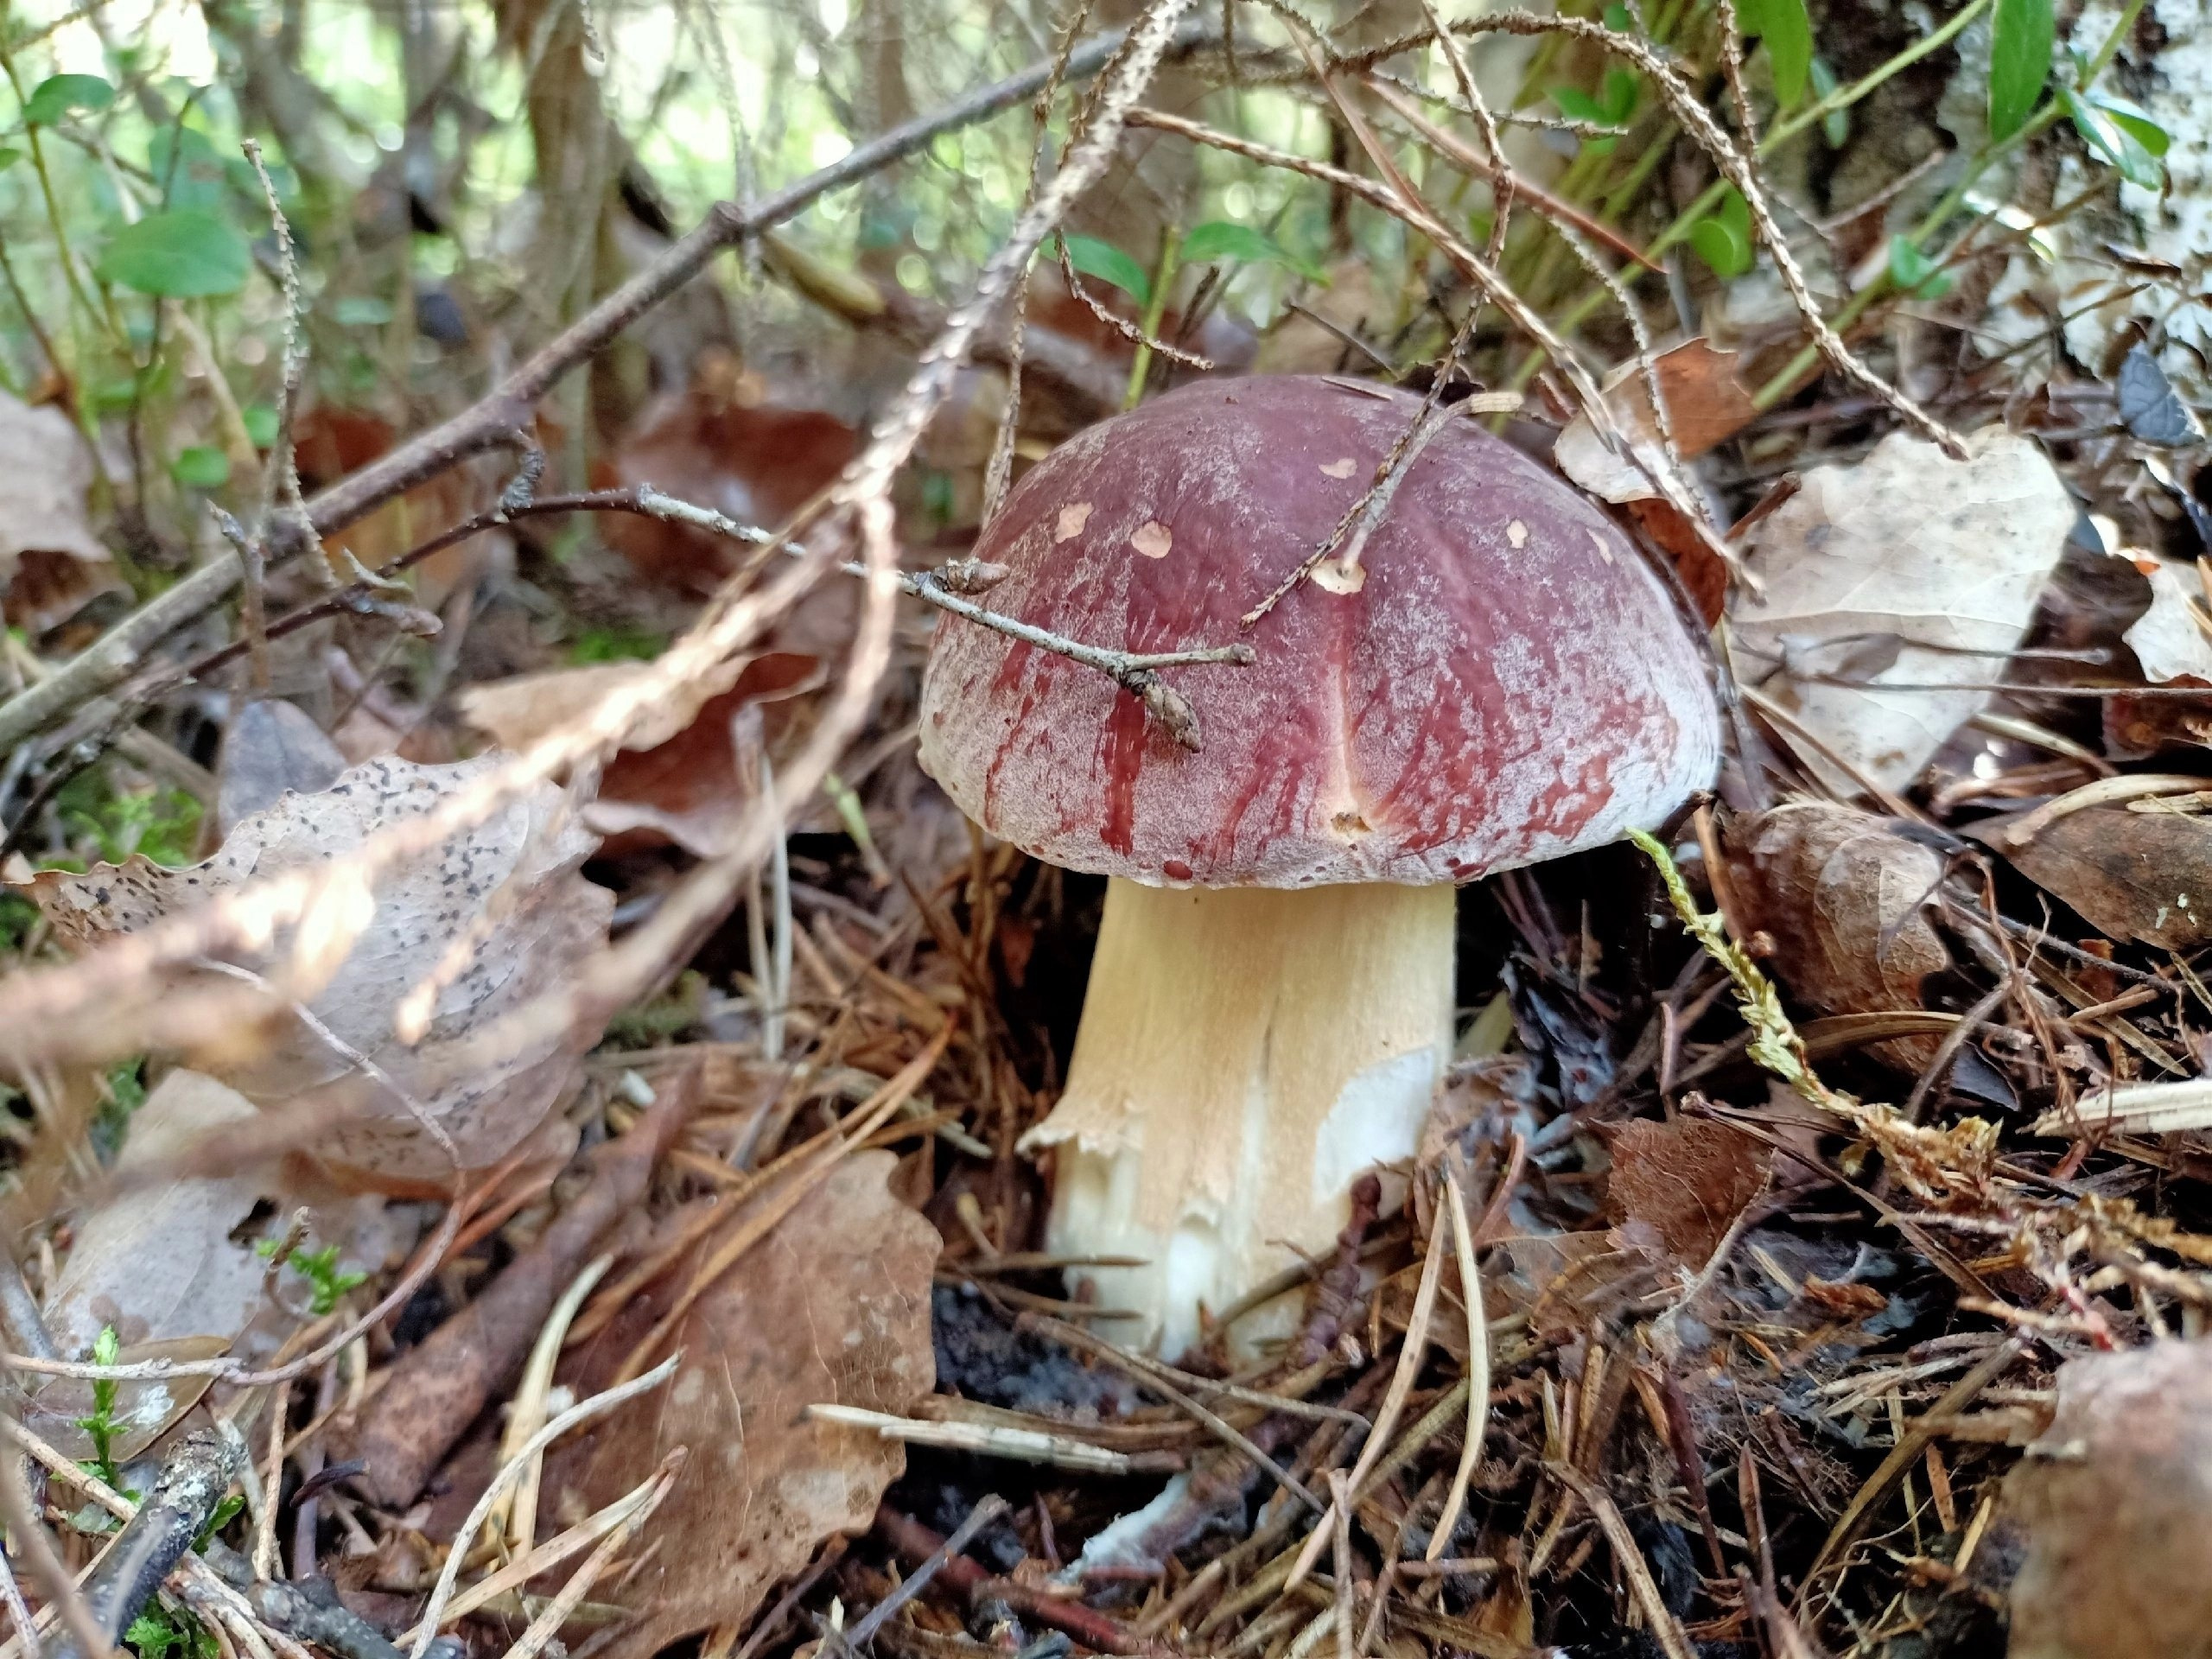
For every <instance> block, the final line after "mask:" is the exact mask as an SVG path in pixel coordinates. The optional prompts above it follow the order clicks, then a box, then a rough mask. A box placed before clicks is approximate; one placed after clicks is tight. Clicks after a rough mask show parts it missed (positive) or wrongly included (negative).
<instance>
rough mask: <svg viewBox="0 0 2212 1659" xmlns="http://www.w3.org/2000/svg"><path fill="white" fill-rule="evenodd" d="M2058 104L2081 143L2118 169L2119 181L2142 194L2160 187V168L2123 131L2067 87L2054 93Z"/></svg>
mask: <svg viewBox="0 0 2212 1659" xmlns="http://www.w3.org/2000/svg"><path fill="white" fill-rule="evenodd" d="M2058 101H2059V102H2060V103H2061V104H2063V105H2065V106H2066V113H2067V114H2068V116H2069V117H2070V118H2072V120H2073V122H2074V130H2075V131H2076V132H2078V133H2080V134H2081V135H2082V143H2085V144H2087V145H2088V147H2089V148H2090V149H2092V150H2093V151H2094V152H2095V153H2096V154H2097V155H2098V156H2101V157H2102V158H2103V159H2104V160H2105V161H2106V162H2108V163H2110V164H2111V165H2112V166H2113V167H2116V168H2119V169H2120V177H2121V178H2123V179H2126V181H2128V182H2129V183H2130V184H2134V185H2140V186H2141V187H2142V188H2144V189H2145V190H2157V189H2159V188H2163V187H2164V183H2165V176H2166V170H2165V166H2164V163H2163V162H2160V161H2159V160H2158V157H2157V156H2154V155H2152V153H2151V151H2150V150H2148V149H2145V147H2144V145H2143V143H2142V141H2141V140H2140V139H2139V138H2137V137H2136V136H2135V135H2134V134H2133V132H2131V131H2130V130H2128V129H2127V128H2126V127H2124V126H2122V125H2121V124H2120V123H2119V122H2118V121H2117V120H2115V119H2113V117H2112V116H2111V115H2110V114H2108V113H2107V111H2104V110H2102V109H2101V108H2099V107H2098V106H2097V105H2094V104H2092V103H2091V102H2090V101H2089V100H2088V99H2085V98H2083V97H2082V95H2081V94H2080V93H2078V92H2075V90H2074V89H2073V88H2072V87H2070V86H2061V87H2060V88H2059V89H2058Z"/></svg>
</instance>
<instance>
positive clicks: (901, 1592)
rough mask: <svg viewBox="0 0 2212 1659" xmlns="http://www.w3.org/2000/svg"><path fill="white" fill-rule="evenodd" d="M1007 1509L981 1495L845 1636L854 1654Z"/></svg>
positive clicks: (988, 1495)
mask: <svg viewBox="0 0 2212 1659" xmlns="http://www.w3.org/2000/svg"><path fill="white" fill-rule="evenodd" d="M1006 1509H1007V1503H1006V1500H1005V1499H1004V1498H1002V1497H1000V1496H999V1495H998V1494H997V1493H996V1492H987V1493H986V1494H984V1496H983V1498H982V1501H981V1502H980V1503H977V1504H976V1507H975V1508H974V1509H972V1510H969V1511H968V1518H967V1519H966V1520H965V1521H963V1522H961V1523H960V1526H959V1529H958V1530H957V1531H956V1532H954V1533H953V1535H951V1536H950V1538H947V1539H946V1540H945V1541H944V1542H943V1543H941V1544H939V1545H938V1547H937V1548H935V1549H933V1550H931V1552H930V1556H929V1559H928V1560H925V1561H924V1562H923V1563H922V1564H921V1565H920V1566H919V1567H916V1568H915V1569H914V1570H913V1571H912V1573H908V1574H907V1575H906V1578H905V1579H904V1580H902V1581H901V1582H900V1584H899V1587H898V1588H897V1589H895V1590H893V1592H891V1593H890V1594H889V1595H887V1596H886V1597H884V1599H882V1600H880V1601H879V1602H877V1603H876V1604H875V1605H874V1606H873V1607H871V1608H869V1609H868V1612H867V1614H866V1616H865V1617H863V1618H861V1622H860V1623H859V1624H855V1625H854V1626H853V1628H852V1629H851V1630H849V1631H848V1632H847V1633H846V1637H845V1642H846V1645H847V1646H849V1647H850V1648H852V1649H855V1651H859V1650H861V1649H865V1648H866V1647H867V1646H868V1643H870V1642H872V1641H874V1639H875V1633H876V1632H877V1631H878V1630H881V1629H882V1628H883V1627H884V1626H885V1625H886V1624H889V1623H890V1622H891V1621H892V1619H893V1618H895V1617H896V1616H897V1614H898V1611H899V1609H900V1608H901V1607H904V1606H905V1605H906V1604H907V1603H908V1602H910V1601H912V1599H914V1598H915V1597H916V1596H918V1595H919V1594H921V1592H923V1591H924V1590H925V1589H926V1588H928V1586H929V1582H930V1580H931V1579H933V1578H935V1577H936V1576H937V1575H938V1573H942V1572H943V1571H944V1566H945V1563H946V1562H948V1561H950V1560H951V1559H952V1558H953V1557H954V1556H956V1555H957V1554H960V1552H961V1551H962V1550H963V1549H965V1548H968V1546H969V1545H970V1544H972V1543H974V1542H975V1541H976V1534H978V1533H980V1532H981V1531H982V1529H984V1528H985V1527H988V1526H989V1525H990V1524H991V1522H994V1521H995V1520H997V1519H998V1518H999V1516H1002V1515H1004V1514H1005V1513H1006Z"/></svg>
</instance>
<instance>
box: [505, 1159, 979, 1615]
mask: <svg viewBox="0 0 2212 1659" xmlns="http://www.w3.org/2000/svg"><path fill="white" fill-rule="evenodd" d="M895 1162H896V1160H894V1159H893V1156H892V1154H889V1153H884V1152H871V1153H862V1154H859V1155H857V1156H855V1157H854V1158H852V1159H850V1160H848V1161H847V1162H845V1163H844V1164H842V1166H839V1167H838V1168H837V1169H836V1170H835V1171H833V1172H832V1173H830V1175H829V1178H828V1179H826V1180H825V1181H823V1184H822V1185H821V1186H820V1187H819V1188H817V1190H816V1191H815V1192H813V1193H811V1194H810V1196H809V1197H807V1198H805V1199H804V1200H803V1201H802V1202H801V1203H800V1204H799V1205H798V1206H797V1207H796V1208H795V1209H793V1210H792V1211H791V1214H790V1215H788V1216H786V1217H785V1218H784V1219H783V1221H782V1222H781V1223H779V1224H778V1225H777V1227H776V1229H775V1230H774V1231H773V1232H772V1233H771V1234H770V1235H769V1236H767V1238H766V1239H765V1240H764V1241H763V1242H762V1243H760V1244H759V1245H757V1246H755V1247H754V1249H753V1252H752V1253H751V1254H750V1255H747V1257H745V1258H744V1259H743V1260H741V1262H739V1263H738V1264H737V1265H736V1266H735V1267H734V1268H732V1269H731V1270H729V1271H728V1272H726V1273H724V1274H722V1276H721V1279H720V1280H719V1281H717V1282H716V1283H715V1285H714V1286H713V1287H711V1288H709V1290H708V1291H707V1292H706V1293H705V1294H702V1296H701V1297H700V1298H699V1299H698V1300H697V1301H696V1302H695V1303H694V1304H693V1305H692V1306H691V1309H690V1312H689V1313H687V1314H686V1315H685V1316H684V1318H683V1320H682V1322H681V1323H680V1325H679V1326H678V1328H677V1331H676V1332H675V1333H674V1335H673V1337H672V1338H671V1341H670V1343H669V1347H670V1348H671V1350H673V1351H680V1352H681V1353H682V1354H683V1365H682V1367H681V1369H680V1370H678V1371H677V1376H676V1378H675V1380H674V1382H673V1383H671V1384H670V1385H669V1386H668V1387H667V1388H665V1389H662V1390H659V1391H658V1392H656V1393H655V1394H654V1395H652V1398H651V1400H650V1401H641V1402H639V1403H638V1404H637V1405H636V1406H634V1407H632V1408H629V1409H628V1410H627V1411H626V1412H625V1413H623V1414H620V1415H618V1416H616V1417H614V1418H612V1419H610V1420H609V1421H607V1422H606V1423H605V1424H603V1425H602V1426H601V1427H598V1428H597V1429H595V1430H594V1431H592V1432H591V1433H589V1434H588V1436H587V1437H580V1440H579V1442H578V1443H577V1444H576V1445H575V1446H574V1447H573V1448H571V1449H570V1451H569V1453H568V1455H567V1456H566V1457H565V1458H563V1459H556V1462H555V1464H554V1465H553V1466H552V1467H551V1468H550V1470H549V1471H548V1477H547V1480H546V1484H545V1491H546V1494H547V1497H546V1503H547V1505H548V1507H549V1510H550V1513H549V1514H548V1515H547V1516H545V1517H544V1518H543V1522H542V1523H541V1526H540V1529H539V1533H540V1535H541V1536H550V1534H551V1533H552V1531H554V1530H556V1529H558V1528H559V1527H560V1526H562V1525H564V1524H566V1523H567V1522H568V1521H569V1520H570V1519H573V1518H574V1517H575V1516H578V1515H581V1514H582V1513H585V1512H587V1511H588V1510H592V1509H594V1508H597V1507H598V1506H600V1505H601V1504H605V1503H611V1502H613V1500H614V1499H615V1498H617V1497H620V1496H621V1495H622V1494H623V1493H624V1492H626V1491H630V1490H632V1488H634V1487H635V1486H636V1485H637V1484H639V1482H640V1481H642V1480H644V1479H645V1478H646V1477H647V1476H648V1475H650V1474H651V1473H652V1471H653V1470H654V1469H655V1468H656V1467H658V1465H659V1464H660V1462H661V1459H663V1458H664V1457H665V1456H666V1455H667V1454H668V1453H669V1452H671V1451H672V1450H674V1449H675V1448H676V1447H677V1446H683V1447H685V1448H687V1449H688V1451H689V1452H690V1458H689V1459H688V1461H687V1462H686V1463H685V1465H684V1467H683V1473H682V1475H681V1476H680V1477H679V1478H678V1480H677V1485H676V1488H675V1491H673V1492H672V1493H671V1495H670V1497H669V1498H668V1500H667V1502H666V1503H664V1504H662V1506H661V1508H660V1509H659V1510H658V1511H657V1512H656V1513H655V1515H654V1516H653V1518H652V1521H651V1522H649V1523H648V1524H647V1526H646V1528H645V1534H644V1535H643V1536H642V1537H641V1538H640V1539H639V1542H638V1549H637V1559H638V1560H639V1561H640V1563H641V1566H640V1567H639V1571H638V1572H637V1573H635V1574H633V1575H632V1577H630V1578H629V1579H628V1580H626V1581H625V1583H624V1585H623V1586H622V1589H621V1591H620V1597H619V1599H620V1600H621V1602H622V1603H623V1604H624V1605H626V1606H628V1607H630V1608H632V1610H634V1612H635V1617H634V1618H632V1622H631V1623H629V1624H626V1625H625V1626H624V1627H623V1628H622V1630H621V1631H620V1634H619V1635H617V1636H616V1637H614V1638H613V1642H612V1644H611V1645H609V1646H607V1647H606V1648H603V1649H601V1659H650V1656H652V1654H654V1653H656V1652H657V1651H658V1650H659V1649H663V1648H665V1647H667V1646H668V1645H669V1644H670V1643H672V1642H677V1641H679V1640H681V1639H682V1638H683V1637H687V1636H690V1635H692V1634H694V1633H696V1632H697V1631H700V1630H708V1629H709V1628H712V1627H714V1626H717V1625H730V1624H737V1625H741V1624H743V1623H744V1621H745V1620H747V1618H750V1617H751V1616H752V1614H753V1611H755V1610H756V1609H757V1608H758V1607H759V1606H760V1603H761V1601H762V1600H763V1599H764V1598H765V1597H766V1595H767V1593H768V1592H770V1591H771V1590H772V1589H773V1588H774V1587H775V1586H776V1584H777V1583H778V1582H779V1580H783V1579H785V1578H788V1577H789V1576H790V1575H791V1574H792V1573H796V1572H798V1571H799V1570H800V1569H801V1568H802V1567H804V1566H805V1565H806V1563H807V1562H808V1561H809V1560H811V1559H812V1558H813V1555H814V1553H815V1551H816V1550H817V1548H819V1547H820V1546H821V1544H822V1542H823V1540H825V1539H827V1538H829V1537H830V1536H832V1535H836V1534H839V1533H854V1532H860V1531H863V1530H865V1529H867V1527H868V1524H869V1523H870V1522H871V1521H872V1520H873V1518H874V1515H875V1507H876V1503H877V1501H878V1500H879V1499H880V1497H882V1495H883V1492H884V1490H885V1488H886V1487H887V1486H888V1485H889V1484H891V1482H892V1481H893V1480H894V1479H896V1478H898V1477H899V1474H900V1473H901V1472H902V1471H903V1470H904V1469H905V1467H906V1455H905V1452H904V1450H903V1448H902V1447H901V1446H899V1443H898V1442H896V1441H893V1440H881V1439H880V1438H878V1437H877V1436H875V1435H874V1434H873V1433H865V1432H863V1431H860V1430H856V1429H853V1428H849V1427H842V1426H839V1425H835V1424H830V1423H825V1422H815V1421H810V1420H808V1419H807V1418H806V1417H805V1415H804V1412H805V1409H806V1408H807V1407H808V1406H810V1405H814V1404H817V1403H824V1402H834V1403H836V1404H841V1405H848V1406H859V1407H863V1408H868V1409H870V1410H874V1411H884V1412H893V1413H899V1414H904V1413H905V1412H906V1410H907V1409H908V1408H910V1407H911V1406H912V1404H913V1403H914V1402H916V1401H917V1400H918V1399H920V1398H921V1397H922V1396H924V1395H927V1394H928V1393H929V1392H930V1390H931V1389H932V1388H933V1387H934V1386H935V1383H936V1362H935V1359H934V1357H933V1356H932V1354H931V1346H930V1275H931V1269H932V1268H934V1266H935V1265H936V1261H937V1254H938V1236H937V1234H936V1232H935V1230H933V1229H931V1226H930V1224H928V1223H927V1222H925V1221H924V1220H923V1219H922V1218H921V1217H919V1216H918V1215H916V1214H915V1213H914V1212H913V1211H911V1210H908V1209H907V1208H906V1206H905V1205H902V1204H900V1203H899V1201H898V1200H897V1199H896V1198H893V1196H892V1194H891V1192H890V1190H889V1188H888V1186H887V1180H888V1178H889V1177H890V1174H891V1173H892V1170H893V1167H894V1166H895ZM718 1238H719V1235H717V1236H716V1238H714V1239H709V1241H708V1242H707V1243H705V1244H704V1245H702V1249H708V1250H710V1249H713V1248H714V1246H715V1243H716V1242H717V1240H718ZM689 1273H690V1264H689V1263H688V1262H686V1263H683V1264H679V1265H678V1266H677V1268H676V1269H675V1270H673V1271H672V1272H671V1273H670V1274H667V1275H666V1276H665V1277H664V1279H663V1280H662V1281H661V1282H660V1284H659V1285H658V1287H656V1288H654V1289H652V1290H651V1291H648V1292H646V1293H645V1294H643V1295H641V1296H639V1297H638V1298H636V1299H634V1300H632V1302H631V1303H630V1305H629V1306H626V1308H625V1309H624V1310H623V1312H622V1313H620V1315H618V1316H617V1317H616V1319H614V1320H613V1322H612V1323H611V1324H609V1325H607V1328H606V1330H605V1331H603V1332H601V1334H600V1335H599V1336H598V1337H596V1338H594V1339H593V1340H592V1342H590V1343H589V1344H587V1345H586V1346H585V1347H584V1348H583V1349H582V1351H581V1352H580V1353H579V1354H578V1356H577V1357H576V1359H575V1363H572V1364H571V1365H570V1366H569V1368H568V1371H567V1373H566V1374H565V1375H564V1378H563V1380H564V1381H567V1382H569V1383H570V1385H571V1386H572V1387H573V1388H574V1389H575V1390H576V1391H577V1392H578V1393H579V1394H580V1395H581V1394H583V1393H586V1392H588V1391H589V1390H591V1389H595V1388H599V1387H602V1386H604V1385H605V1384H606V1383H607V1381H609V1380H610V1379H611V1378H612V1376H613V1374H614V1372H615V1371H616V1370H617V1369H618V1368H619V1367H620V1365H621V1363H622V1361H623V1359H624V1358H625V1357H626V1356H627V1355H628V1353H629V1352H630V1351H631V1349H632V1345H633V1344H635V1343H636V1342H638V1340H639V1338H640V1337H641V1336H642V1335H643V1334H644V1333H645V1332H647V1331H649V1330H650V1329H652V1326H653V1325H655V1324H656V1323H657V1322H658V1319H660V1318H661V1317H662V1315H663V1314H664V1313H665V1312H666V1310H667V1309H668V1307H669V1306H671V1302H672V1300H673V1298H674V1295H675V1294H676V1293H677V1290H678V1289H679V1288H680V1287H683V1285H685V1284H686V1283H688V1282H689Z"/></svg>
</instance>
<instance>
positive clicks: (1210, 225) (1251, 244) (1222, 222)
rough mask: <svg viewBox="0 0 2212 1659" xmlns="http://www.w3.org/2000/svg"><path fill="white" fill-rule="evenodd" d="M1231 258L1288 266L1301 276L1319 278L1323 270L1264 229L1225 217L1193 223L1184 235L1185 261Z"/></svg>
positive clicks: (1237, 260) (1247, 262) (1202, 262)
mask: <svg viewBox="0 0 2212 1659" xmlns="http://www.w3.org/2000/svg"><path fill="white" fill-rule="evenodd" d="M1222 259H1225V260H1229V261H1230V262H1232V263H1234V264H1241V265H1287V266H1289V267H1290V268H1291V269H1292V270H1295V271H1297V272H1299V273H1300V275H1301V276H1305V277H1313V278H1314V279H1315V280H1317V281H1318V280H1319V277H1320V273H1319V271H1317V270H1314V269H1313V266H1312V265H1310V264H1307V263H1306V261H1305V260H1303V259H1300V257H1298V256H1297V255H1296V254H1294V253H1293V252H1291V251H1290V250H1289V249H1287V248H1286V247H1284V246H1283V245H1281V243H1279V242H1277V241H1276V240H1275V239H1274V238H1273V237H1271V236H1269V235H1268V234H1267V233H1266V232H1263V231H1255V230H1254V229H1253V228H1252V227H1251V226H1249V225H1238V224H1236V223H1234V222H1233V221H1231V220H1229V219H1208V220H1207V221H1206V222H1205V224H1203V225H1193V226H1192V227H1191V232H1190V234H1189V235H1187V236H1185V238H1183V263H1184V264H1186V265H1203V264H1211V263H1213V262H1214V261H1216V260H1222Z"/></svg>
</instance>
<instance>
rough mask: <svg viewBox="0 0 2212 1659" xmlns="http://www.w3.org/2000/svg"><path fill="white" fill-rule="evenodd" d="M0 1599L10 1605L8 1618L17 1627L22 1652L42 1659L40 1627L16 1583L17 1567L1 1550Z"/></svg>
mask: <svg viewBox="0 0 2212 1659" xmlns="http://www.w3.org/2000/svg"><path fill="white" fill-rule="evenodd" d="M0 1599H4V1600H5V1601H6V1602H7V1604H8V1618H9V1620H10V1623H12V1624H14V1625H15V1627H16V1642H17V1643H18V1644H19V1645H20V1646H21V1649H22V1652H23V1653H24V1654H25V1655H26V1656H28V1659H40V1656H41V1652H42V1649H41V1645H40V1643H39V1639H38V1627H37V1625H35V1624H33V1623H32V1622H31V1610H30V1609H29V1606H27V1605H24V1602H23V1591H22V1586H21V1585H19V1584H17V1583H16V1569H15V1567H14V1565H13V1564H12V1563H11V1562H10V1560H8V1554H7V1552H6V1551H5V1550H4V1549H0Z"/></svg>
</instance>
